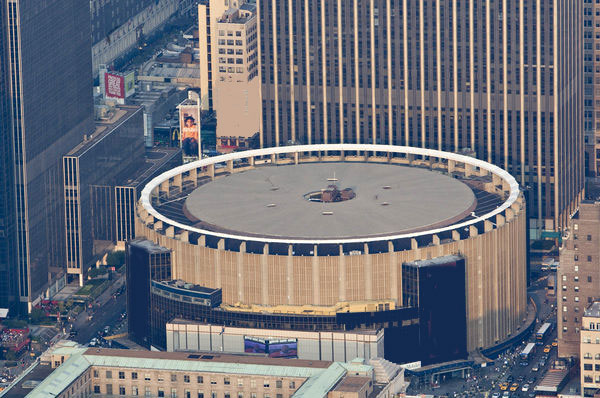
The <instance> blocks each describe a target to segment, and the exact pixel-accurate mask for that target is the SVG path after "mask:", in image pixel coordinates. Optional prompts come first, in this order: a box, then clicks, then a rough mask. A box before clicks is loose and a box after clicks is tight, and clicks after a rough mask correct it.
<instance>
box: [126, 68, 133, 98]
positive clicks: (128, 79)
mask: <svg viewBox="0 0 600 398" xmlns="http://www.w3.org/2000/svg"><path fill="white" fill-rule="evenodd" d="M134 93H135V72H129V73H128V74H126V75H125V97H129V96H131V95H132V94H134Z"/></svg>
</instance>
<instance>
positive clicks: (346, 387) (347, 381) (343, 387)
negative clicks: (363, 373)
mask: <svg viewBox="0 0 600 398" xmlns="http://www.w3.org/2000/svg"><path fill="white" fill-rule="evenodd" d="M371 381H373V380H372V379H371V378H370V377H360V376H346V377H344V378H343V379H342V381H341V382H339V384H338V385H337V386H335V388H334V390H335V391H341V392H352V391H358V390H360V389H361V388H362V387H363V386H364V385H365V384H368V383H369V382H371Z"/></svg>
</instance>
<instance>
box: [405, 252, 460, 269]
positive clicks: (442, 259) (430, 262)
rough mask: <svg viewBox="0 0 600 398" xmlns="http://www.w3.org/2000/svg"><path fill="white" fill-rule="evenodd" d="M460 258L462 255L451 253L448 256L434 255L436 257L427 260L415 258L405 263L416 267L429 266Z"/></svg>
mask: <svg viewBox="0 0 600 398" xmlns="http://www.w3.org/2000/svg"><path fill="white" fill-rule="evenodd" d="M462 259H463V257H461V256H458V255H454V254H453V255H450V256H443V257H436V258H431V259H428V260H417V261H413V262H410V263H407V265H411V266H414V267H418V268H421V267H431V266H435V265H440V264H448V263H449V262H452V261H460V260H462Z"/></svg>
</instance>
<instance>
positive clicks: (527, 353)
mask: <svg viewBox="0 0 600 398" xmlns="http://www.w3.org/2000/svg"><path fill="white" fill-rule="evenodd" d="M534 352H535V343H528V344H527V346H526V347H525V349H524V350H523V351H521V359H522V360H524V361H527V360H529V357H531V356H532V355H533V353H534Z"/></svg>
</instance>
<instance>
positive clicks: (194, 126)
mask: <svg viewBox="0 0 600 398" xmlns="http://www.w3.org/2000/svg"><path fill="white" fill-rule="evenodd" d="M198 113H199V110H198V106H197V105H180V106H179V131H180V145H181V151H182V153H183V162H184V163H187V162H193V161H194V160H198V159H199V158H200V144H199V135H200V115H199V114H198Z"/></svg>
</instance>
